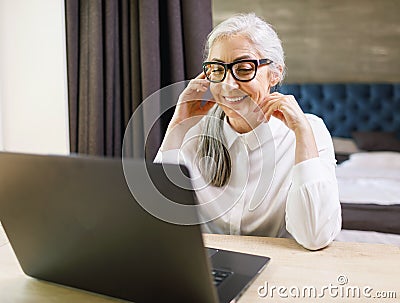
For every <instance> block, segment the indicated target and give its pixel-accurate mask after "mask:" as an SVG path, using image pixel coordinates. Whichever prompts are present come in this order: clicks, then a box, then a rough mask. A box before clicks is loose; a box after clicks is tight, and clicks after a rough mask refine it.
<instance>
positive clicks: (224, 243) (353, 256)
mask: <svg viewBox="0 0 400 303" xmlns="http://www.w3.org/2000/svg"><path fill="white" fill-rule="evenodd" d="M204 240H205V244H206V245H207V246H210V247H216V248H222V249H229V250H235V251H240V252H247V253H254V254H259V255H265V256H269V257H271V262H270V264H269V265H268V266H267V268H266V269H265V270H264V271H263V272H262V273H261V274H260V276H259V277H258V278H257V279H256V280H255V281H254V283H253V284H252V285H251V286H250V288H249V289H248V290H247V291H246V292H245V293H244V295H243V297H241V299H240V300H239V303H246V302H249V303H250V302H251V303H255V302H310V301H311V302H360V303H361V302H371V303H372V302H400V248H398V247H395V246H390V245H382V244H361V243H341V242H334V243H332V244H331V245H330V246H329V247H327V248H325V249H323V250H320V251H314V252H311V251H307V250H305V249H304V248H302V247H300V246H299V245H298V244H296V242H295V241H293V240H289V239H274V238H261V237H244V236H224V235H205V236H204ZM338 277H341V278H343V279H348V282H347V284H343V287H346V286H352V287H353V286H354V287H359V288H360V289H361V291H362V290H363V288H364V287H366V286H368V287H370V288H372V290H371V291H369V293H368V294H370V295H371V296H374V295H375V294H376V292H377V291H393V292H396V296H397V299H380V300H378V299H373V298H371V299H366V298H365V297H362V296H361V298H352V294H353V291H350V298H348V296H347V297H346V295H344V298H341V299H340V293H339V286H340V284H339V282H338V280H337V279H338ZM343 281H344V280H343ZM265 282H268V289H269V293H268V294H267V295H266V296H265V297H260V296H259V295H258V289H259V287H260V286H264V289H263V291H265ZM330 284H332V285H333V286H337V287H338V288H337V290H338V294H339V296H338V297H337V298H333V297H332V296H330V295H329V292H328V290H327V289H326V290H325V292H324V296H323V297H322V298H317V299H310V298H309V297H308V296H309V291H308V290H307V289H306V293H305V296H302V295H301V296H302V297H301V298H293V297H292V296H291V294H290V293H289V291H292V293H293V294H296V288H298V289H299V291H301V292H302V291H303V288H304V286H309V287H311V286H312V287H315V288H316V290H317V295H318V294H321V293H322V291H321V289H322V288H323V287H329V285H330ZM272 287H275V289H274V293H273V297H272V298H271V288H272ZM279 287H281V288H282V287H286V291H285V292H283V289H281V294H282V295H285V294H286V295H287V296H288V297H287V298H281V296H280V295H279V294H278V288H279ZM311 294H312V293H311ZM0 302H2V303H3V302H5V303H8V302H10V303H11V302H12V303H21V302H24V303H27V302H29V303H35V302H40V303H46V302H58V303H64V302H65V303H67V302H68V303H72V302H93V303H101V302H125V301H122V300H117V299H113V298H109V297H105V296H101V295H96V294H93V293H88V292H85V291H81V290H77V289H72V288H68V287H64V286H59V285H56V284H51V283H47V282H43V281H39V280H36V279H33V278H30V277H28V276H26V275H24V274H23V272H22V270H21V268H20V266H19V264H18V262H17V260H16V257H15V255H14V252H13V250H12V248H11V246H10V244H9V243H7V240H6V238H5V237H4V235H3V229H2V228H1V226H0Z"/></svg>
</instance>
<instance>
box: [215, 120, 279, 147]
mask: <svg viewBox="0 0 400 303" xmlns="http://www.w3.org/2000/svg"><path fill="white" fill-rule="evenodd" d="M275 120H276V118H274V117H271V119H270V121H269V122H268V123H261V124H260V125H258V126H257V127H256V128H255V129H253V130H251V131H249V132H248V133H244V134H239V133H238V132H236V131H235V130H234V129H233V128H232V126H231V125H230V124H229V123H228V120H227V117H226V116H225V118H224V124H223V131H224V135H225V139H226V143H227V145H228V149H230V148H231V146H232V145H233V143H234V142H235V141H236V140H237V139H238V138H241V139H242V142H243V143H244V144H246V145H247V147H248V148H249V149H250V150H255V149H256V148H259V147H260V146H262V145H263V144H264V143H266V142H267V141H268V140H273V136H272V130H273V128H274V127H275V126H276V125H275V124H276V121H275Z"/></svg>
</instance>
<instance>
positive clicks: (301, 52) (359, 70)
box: [213, 0, 400, 83]
mask: <svg viewBox="0 0 400 303" xmlns="http://www.w3.org/2000/svg"><path fill="white" fill-rule="evenodd" d="M239 12H255V13H256V14H257V15H259V16H261V17H263V18H264V19H265V20H267V21H268V22H269V23H271V24H273V26H274V28H275V29H276V30H277V32H278V35H279V36H280V38H281V40H282V41H283V47H284V50H285V52H286V64H287V67H288V74H287V77H286V82H287V83H293V82H300V83H304V82H399V81H400V51H399V50H400V18H399V12H400V1H398V0H380V1H375V0H351V1H347V0H336V1H326V0H303V1H293V0H279V1H272V0H252V1H243V0H231V1H226V0H213V19H214V25H215V24H218V23H219V22H220V21H221V20H223V19H225V18H227V17H229V16H231V15H233V14H235V13H239Z"/></svg>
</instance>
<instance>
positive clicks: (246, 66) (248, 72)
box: [203, 59, 272, 83]
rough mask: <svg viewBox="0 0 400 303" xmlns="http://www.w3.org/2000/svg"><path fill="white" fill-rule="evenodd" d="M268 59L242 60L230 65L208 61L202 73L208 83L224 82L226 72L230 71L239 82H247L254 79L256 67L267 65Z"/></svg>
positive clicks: (204, 64)
mask: <svg viewBox="0 0 400 303" xmlns="http://www.w3.org/2000/svg"><path fill="white" fill-rule="evenodd" d="M271 63H272V60H269V59H259V60H257V59H243V60H238V61H234V62H232V63H222V62H216V61H208V62H204V63H203V71H204V74H205V75H206V78H207V79H208V81H210V82H214V83H219V82H222V81H224V80H225V77H226V72H227V70H230V71H231V73H232V76H233V78H235V79H236V80H238V81H241V82H248V81H251V80H253V79H254V77H255V76H256V74H257V67H258V66H260V65H269V64H271Z"/></svg>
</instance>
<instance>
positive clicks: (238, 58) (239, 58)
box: [211, 55, 253, 63]
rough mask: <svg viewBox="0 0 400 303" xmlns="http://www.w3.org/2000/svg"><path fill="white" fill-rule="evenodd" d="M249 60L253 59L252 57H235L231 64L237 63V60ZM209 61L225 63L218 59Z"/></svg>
mask: <svg viewBox="0 0 400 303" xmlns="http://www.w3.org/2000/svg"><path fill="white" fill-rule="evenodd" d="M251 58H253V57H252V56H250V55H243V56H239V57H236V58H235V59H234V60H233V61H232V62H235V61H238V60H243V59H251ZM211 60H212V61H216V62H221V63H225V62H224V61H223V60H221V59H218V58H212V59H211Z"/></svg>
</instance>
